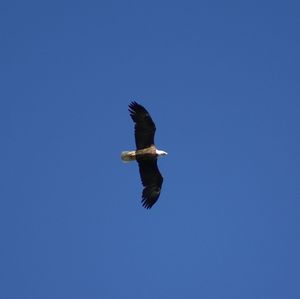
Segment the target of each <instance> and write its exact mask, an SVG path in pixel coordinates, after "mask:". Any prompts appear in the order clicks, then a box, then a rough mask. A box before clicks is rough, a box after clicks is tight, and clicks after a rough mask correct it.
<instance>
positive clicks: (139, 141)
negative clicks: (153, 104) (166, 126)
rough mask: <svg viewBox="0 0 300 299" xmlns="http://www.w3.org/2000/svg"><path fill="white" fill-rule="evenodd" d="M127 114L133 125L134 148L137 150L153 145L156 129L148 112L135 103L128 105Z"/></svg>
mask: <svg viewBox="0 0 300 299" xmlns="http://www.w3.org/2000/svg"><path fill="white" fill-rule="evenodd" d="M129 112H130V116H131V118H132V120H133V121H134V123H135V129H134V135H135V144H136V148H137V149H138V150H139V149H144V148H147V147H149V146H151V145H153V144H154V134H155V130H156V127H155V124H154V122H153V120H152V118H151V116H150V114H149V112H148V111H147V110H146V109H145V108H144V107H143V106H142V105H140V104H138V103H136V102H131V103H130V104H129Z"/></svg>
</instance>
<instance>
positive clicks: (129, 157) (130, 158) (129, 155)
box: [121, 151, 135, 162]
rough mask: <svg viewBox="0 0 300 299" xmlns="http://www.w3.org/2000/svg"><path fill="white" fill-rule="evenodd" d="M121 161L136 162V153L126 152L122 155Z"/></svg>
mask: <svg viewBox="0 0 300 299" xmlns="http://www.w3.org/2000/svg"><path fill="white" fill-rule="evenodd" d="M121 159H122V160H123V161H124V162H130V161H134V160H135V151H124V152H122V153H121Z"/></svg>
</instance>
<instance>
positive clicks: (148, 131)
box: [124, 102, 167, 209]
mask: <svg viewBox="0 0 300 299" xmlns="http://www.w3.org/2000/svg"><path fill="white" fill-rule="evenodd" d="M129 112H130V116H131V118H132V120H133V121H134V123H135V129H134V135H135V143H136V151H135V152H130V153H131V154H132V153H133V154H132V156H131V158H130V160H132V159H135V160H136V161H137V162H138V165H139V172H140V177H141V181H142V184H143V186H144V189H143V193H142V204H143V206H144V207H145V208H147V209H150V208H151V207H152V206H153V205H154V204H155V202H156V201H157V200H158V198H159V196H160V191H161V187H162V183H163V177H162V175H161V173H160V171H159V169H158V166H157V158H158V156H160V155H165V154H167V153H166V152H164V151H159V150H157V148H156V147H155V144H154V135H155V131H156V127H155V124H154V122H153V120H152V118H151V116H150V114H149V112H148V111H147V110H146V109H145V108H144V107H143V106H142V105H140V104H138V103H136V102H131V103H130V104H129ZM126 153H129V152H126ZM125 155H126V154H125ZM133 156H134V158H132V157H133ZM124 160H125V159H124ZM128 160H129V159H128Z"/></svg>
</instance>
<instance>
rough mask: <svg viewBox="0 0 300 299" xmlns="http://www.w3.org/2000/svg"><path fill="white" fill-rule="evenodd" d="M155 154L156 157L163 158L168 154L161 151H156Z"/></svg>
mask: <svg viewBox="0 0 300 299" xmlns="http://www.w3.org/2000/svg"><path fill="white" fill-rule="evenodd" d="M156 154H157V155H158V156H165V155H167V154H168V153H167V152H165V151H161V150H158V149H157V150H156Z"/></svg>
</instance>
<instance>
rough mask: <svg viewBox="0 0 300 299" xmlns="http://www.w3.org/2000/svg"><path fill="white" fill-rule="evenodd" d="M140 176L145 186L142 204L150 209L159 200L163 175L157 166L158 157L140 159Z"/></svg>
mask: <svg viewBox="0 0 300 299" xmlns="http://www.w3.org/2000/svg"><path fill="white" fill-rule="evenodd" d="M137 162H138V164H139V170H140V176H141V180H142V184H143V186H144V190H143V194H142V204H143V207H145V208H146V209H150V208H151V207H152V206H153V205H154V204H155V203H156V201H157V200H158V197H159V195H160V190H161V186H162V183H163V177H162V175H161V174H160V172H159V169H158V167H157V159H156V158H155V159H138V160H137Z"/></svg>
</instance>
